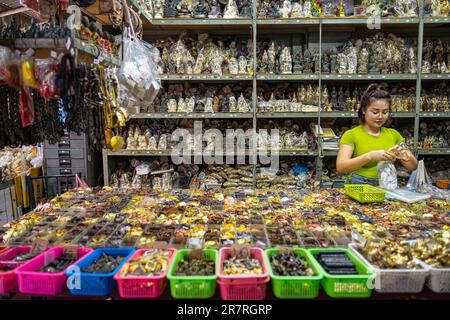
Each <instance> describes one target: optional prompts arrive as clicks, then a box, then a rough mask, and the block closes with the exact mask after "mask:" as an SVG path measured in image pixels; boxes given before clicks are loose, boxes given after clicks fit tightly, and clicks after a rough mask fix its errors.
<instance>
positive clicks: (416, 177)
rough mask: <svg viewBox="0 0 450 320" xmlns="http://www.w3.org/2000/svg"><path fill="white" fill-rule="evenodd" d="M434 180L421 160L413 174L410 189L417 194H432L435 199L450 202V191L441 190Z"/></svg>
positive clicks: (409, 184) (409, 182)
mask: <svg viewBox="0 0 450 320" xmlns="http://www.w3.org/2000/svg"><path fill="white" fill-rule="evenodd" d="M431 183H432V180H431V178H430V176H429V175H428V173H427V170H426V169H425V164H424V162H423V160H420V161H419V162H418V165H417V169H416V171H414V172H413V174H411V178H410V179H409V181H408V188H409V189H414V190H415V191H417V192H421V193H427V194H430V195H431V196H432V197H433V198H437V199H443V200H446V201H450V190H444V189H439V188H437V187H435V186H433V185H432V184H431Z"/></svg>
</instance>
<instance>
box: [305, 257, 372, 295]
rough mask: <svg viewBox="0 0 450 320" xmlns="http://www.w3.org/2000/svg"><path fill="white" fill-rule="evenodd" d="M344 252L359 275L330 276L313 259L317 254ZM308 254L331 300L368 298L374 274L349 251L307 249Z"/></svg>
mask: <svg viewBox="0 0 450 320" xmlns="http://www.w3.org/2000/svg"><path fill="white" fill-rule="evenodd" d="M323 251H344V252H345V253H347V256H348V257H349V258H350V260H351V261H352V262H353V263H354V264H355V266H356V270H357V271H358V273H359V275H331V274H329V273H327V272H326V271H325V270H324V269H323V267H322V266H321V265H320V263H319V262H318V261H317V260H316V259H315V257H316V256H317V254H318V253H319V252H323ZM309 253H310V254H311V255H312V257H313V259H314V260H315V262H316V263H317V265H318V268H319V270H320V272H321V273H322V275H323V279H322V287H323V289H324V290H325V292H326V293H327V295H329V296H330V297H332V298H369V297H370V295H371V294H372V285H371V284H372V283H373V281H374V279H375V274H374V273H373V271H372V269H370V267H368V266H367V265H365V264H364V262H362V261H361V260H359V259H358V258H357V257H356V256H355V255H354V254H353V253H352V252H351V251H350V250H348V249H343V248H315V249H309Z"/></svg>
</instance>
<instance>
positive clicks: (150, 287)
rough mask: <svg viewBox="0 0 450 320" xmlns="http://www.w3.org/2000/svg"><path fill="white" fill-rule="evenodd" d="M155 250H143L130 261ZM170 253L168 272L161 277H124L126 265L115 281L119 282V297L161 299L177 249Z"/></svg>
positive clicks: (138, 251)
mask: <svg viewBox="0 0 450 320" xmlns="http://www.w3.org/2000/svg"><path fill="white" fill-rule="evenodd" d="M150 250H154V249H141V250H137V251H136V253H135V254H134V255H133V256H131V258H130V259H129V260H128V261H131V260H134V259H136V258H138V257H140V256H142V255H143V254H144V253H145V252H147V251H150ZM167 250H168V251H169V252H170V258H169V262H168V263H167V267H166V270H164V273H163V274H161V275H159V276H153V277H144V276H131V277H130V276H122V271H123V270H124V268H125V266H126V264H124V266H123V267H122V268H121V269H120V270H119V272H117V274H116V275H115V276H114V279H115V280H116V281H117V285H118V288H119V295H120V297H122V298H126V299H143V298H158V297H160V296H161V295H162V294H163V292H164V289H165V288H166V285H167V272H168V271H169V267H170V265H171V264H172V260H173V258H174V257H175V253H176V250H175V249H172V248H170V249H167ZM128 261H127V263H128Z"/></svg>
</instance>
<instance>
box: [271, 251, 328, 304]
mask: <svg viewBox="0 0 450 320" xmlns="http://www.w3.org/2000/svg"><path fill="white" fill-rule="evenodd" d="M280 251H281V250H280V249H267V250H266V251H265V254H266V259H267V264H268V269H269V274H270V277H271V278H272V288H273V294H274V295H275V297H277V298H281V299H283V298H284V299H285V298H297V299H298V298H302V299H314V298H316V297H317V296H318V295H319V290H320V282H321V280H322V278H323V276H322V273H321V272H320V271H319V268H318V266H317V262H316V261H314V259H313V258H312V256H311V255H310V254H309V253H308V251H307V250H306V249H300V248H295V249H294V252H295V253H296V254H297V255H298V256H300V257H303V258H305V259H306V261H307V263H308V265H309V266H310V267H311V268H312V269H313V270H314V272H315V273H316V275H314V276H277V275H275V274H274V272H273V269H272V265H271V263H270V256H272V255H274V254H277V253H279V252H280Z"/></svg>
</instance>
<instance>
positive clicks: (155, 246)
mask: <svg viewBox="0 0 450 320" xmlns="http://www.w3.org/2000/svg"><path fill="white" fill-rule="evenodd" d="M149 248H152V249H160V250H167V248H169V244H168V243H167V242H166V241H155V242H153V243H152V244H151V245H149Z"/></svg>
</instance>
